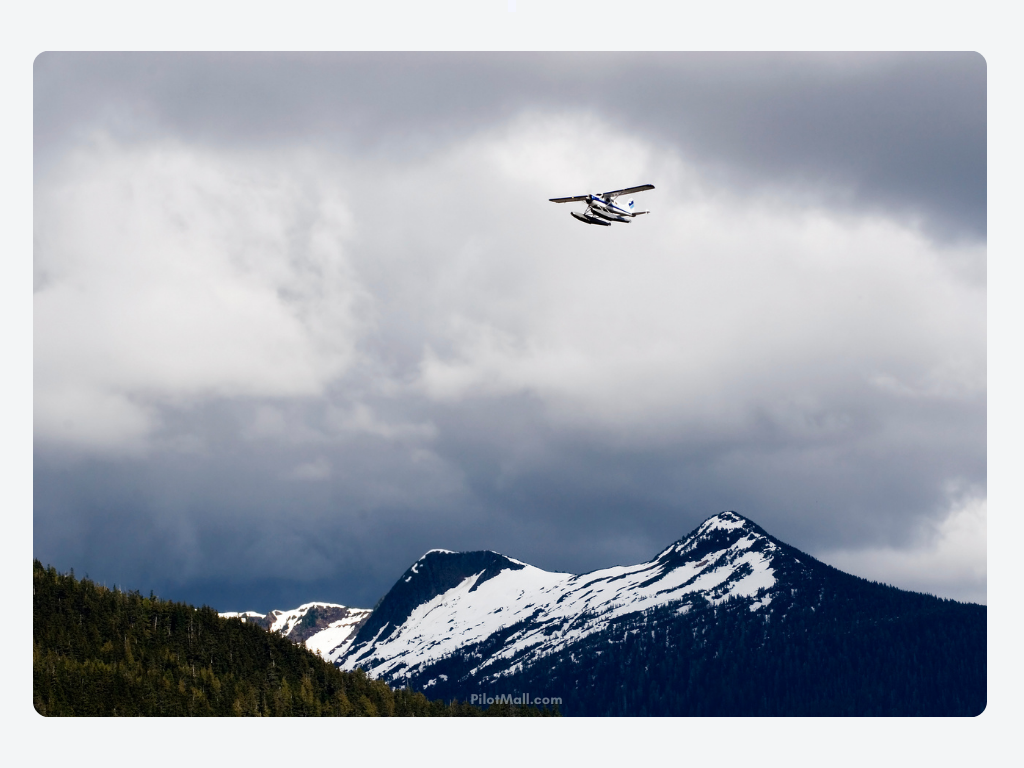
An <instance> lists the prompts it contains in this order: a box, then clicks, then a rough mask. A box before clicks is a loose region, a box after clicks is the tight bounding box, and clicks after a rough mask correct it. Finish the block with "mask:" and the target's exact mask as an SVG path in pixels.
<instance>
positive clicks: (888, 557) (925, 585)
mask: <svg viewBox="0 0 1024 768" xmlns="http://www.w3.org/2000/svg"><path fill="white" fill-rule="evenodd" d="M987 533H988V502H987V499H986V498H985V497H984V496H977V495H967V496H960V497H958V498H956V499H955V500H954V501H952V502H951V506H950V508H949V510H948V513H947V514H946V516H945V517H944V518H941V519H939V520H938V521H928V522H926V523H925V524H924V526H923V527H922V528H921V530H920V531H919V533H918V538H917V540H916V541H915V542H914V543H913V544H912V545H911V546H908V547H905V548H897V547H871V548H864V549H855V550H835V551H830V552H824V553H822V554H820V555H819V559H821V560H823V561H824V562H827V563H829V564H830V565H834V566H835V567H836V568H839V569H840V570H843V571H847V572H848V573H853V574H856V575H857V576H862V577H864V578H867V579H872V580H874V581H882V582H885V583H887V584H892V585H893V586H897V587H900V588H902V589H910V590H914V591H918V592H928V593H930V594H935V595H939V596H940V597H949V598H953V599H956V600H966V601H970V602H978V603H985V602H986V595H987V572H988V571H987Z"/></svg>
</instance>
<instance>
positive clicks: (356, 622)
mask: <svg viewBox="0 0 1024 768" xmlns="http://www.w3.org/2000/svg"><path fill="white" fill-rule="evenodd" d="M371 613H372V611H370V610H369V609H368V608H349V607H347V606H344V605H338V604H337V603H305V604H303V605H300V606H299V607H298V608H293V609H292V610H290V611H279V610H274V611H271V612H270V613H267V614H263V613H257V612H256V611H243V612H233V611H229V612H226V613H221V614H220V616H221V618H225V619H241V620H242V621H243V622H248V623H251V624H256V625H257V626H260V627H262V628H263V629H265V630H267V631H269V632H277V633H278V634H280V635H283V636H284V637H287V638H288V639H289V640H291V641H292V642H295V643H298V644H299V645H304V646H305V647H306V648H308V649H309V650H311V651H312V652H313V653H315V654H317V655H319V656H321V657H323V658H325V659H328V660H331V661H333V660H335V659H338V658H340V657H341V656H342V655H343V654H344V653H345V651H346V650H347V649H348V645H349V643H350V642H351V641H352V639H353V638H354V637H355V635H356V632H358V631H359V629H360V627H362V626H363V624H364V623H366V620H367V619H368V618H369V617H370V614H371Z"/></svg>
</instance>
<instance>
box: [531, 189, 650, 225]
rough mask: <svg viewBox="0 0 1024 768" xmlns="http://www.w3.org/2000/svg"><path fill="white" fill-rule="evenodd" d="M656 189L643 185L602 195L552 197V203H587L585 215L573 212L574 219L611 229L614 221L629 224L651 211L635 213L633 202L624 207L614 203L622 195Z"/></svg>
mask: <svg viewBox="0 0 1024 768" xmlns="http://www.w3.org/2000/svg"><path fill="white" fill-rule="evenodd" d="M648 189H654V185H653V184H641V185H640V186H639V187H629V188H627V189H616V190H614V191H613V192H603V193H602V194H600V195H577V196H576V197H552V198H551V202H552V203H576V202H581V203H582V202H585V203H586V204H587V210H585V211H584V212H583V213H577V212H576V211H572V212H571V214H572V217H573V218H574V219H576V220H577V221H582V222H583V223H584V224H597V225H599V226H602V227H610V226H611V225H612V222H613V221H619V222H622V223H624V224H628V223H629V222H631V221H632V220H633V219H634V218H635V217H637V216H641V215H643V214H645V213H650V211H634V210H633V201H632V200H630V201H629V202H628V203H626V204H625V205H624V206H620V205H618V204H617V203H615V202H613V201H614V200H615V198H617V197H619V196H620V195H631V194H633V193H634V192H645V191H647V190H648Z"/></svg>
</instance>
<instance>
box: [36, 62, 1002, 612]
mask: <svg viewBox="0 0 1024 768" xmlns="http://www.w3.org/2000/svg"><path fill="white" fill-rule="evenodd" d="M34 83H35V101H34V109H35V192H34V194H35V200H34V231H35V254H34V264H35V286H34V287H35V294H34V312H35V318H34V365H35V370H34V409H35V413H34V416H35V447H34V473H35V475H34V510H35V511H34V547H35V555H36V557H38V558H40V559H41V560H43V562H44V563H52V564H53V565H55V566H57V567H58V568H61V569H67V568H71V567H73V568H74V569H75V571H76V573H79V574H84V573H86V572H88V573H89V575H90V576H91V577H92V578H94V579H97V580H100V581H106V582H107V583H108V584H109V583H111V582H117V583H119V584H123V585H125V586H126V587H128V588H138V589H141V590H144V591H145V590H149V589H153V590H155V591H156V592H157V593H158V594H161V595H162V596H166V597H174V598H177V599H187V600H190V601H192V602H196V603H204V602H205V603H209V604H211V605H214V606H215V607H217V608H219V609H221V610H244V609H257V610H268V609H271V608H289V607H294V606H295V605H297V604H299V603H301V602H308V601H310V600H330V601H332V602H342V603H346V604H349V605H356V606H367V607H369V606H372V605H373V604H374V603H375V602H376V600H377V599H378V598H380V597H381V596H382V595H383V594H384V593H385V592H386V591H387V589H388V588H390V586H391V585H392V584H393V583H394V581H395V580H396V579H397V578H398V577H399V575H400V574H401V573H402V572H403V571H404V570H405V568H407V567H408V565H409V564H410V563H411V562H412V561H413V560H415V559H416V558H417V557H419V556H420V555H421V554H422V553H423V552H424V551H426V550H427V549H431V548H434V547H443V548H446V549H493V550H497V551H500V552H503V553H505V554H508V555H511V556H513V557H516V558H518V559H520V560H524V561H527V562H530V563H532V564H534V565H537V566H539V567H542V568H547V569H550V570H562V571H572V572H583V571H587V570H592V569H595V568H600V567H607V566H610V565H614V564H626V563H634V562H640V561H642V560H645V559H648V558H649V557H651V556H653V555H654V554H655V553H656V552H658V551H659V550H660V549H662V548H663V547H664V546H666V545H667V544H669V543H670V542H672V541H674V540H676V539H678V538H679V537H681V536H683V535H684V534H686V533H687V532H689V531H690V530H691V529H692V528H693V527H695V526H696V525H697V524H698V523H699V522H700V521H701V520H703V519H704V518H706V517H708V516H709V515H712V514H715V513H716V512H719V511H722V510H726V509H729V510H735V511H737V512H739V513H741V514H743V515H746V516H748V517H750V518H751V519H753V520H754V521H755V522H757V523H758V524H760V525H761V526H763V527H764V528H765V529H766V530H768V531H769V532H770V533H772V534H774V535H776V536H778V537H779V538H781V539H783V540H785V541H787V542H789V543H791V544H793V545H794V546H797V547H799V548H801V549H803V550H806V551H808V552H810V553H811V554H814V555H815V556H818V557H820V558H821V559H823V560H825V561H826V562H829V563H832V564H834V565H836V566H838V567H841V568H843V569H844V570H848V571H850V572H852V573H856V574H858V575H862V576H866V577H869V578H875V579H879V580H884V581H887V582H890V583H894V584H896V585H898V586H901V587H905V588H910V589H917V590H923V591H929V592H933V593H937V594H940V595H944V596H948V597H955V598H958V599H968V600H976V601H982V602H983V601H984V600H985V593H986V549H985V528H986V516H987V513H986V509H987V490H986V463H987V462H986V326H985V319H986V197H985V189H986V143H985V136H986V116H985V114H986V112H985V111H986V69H985V62H984V60H983V59H982V58H981V57H980V56H978V55H977V54H968V53H965V54H901V55H875V54H870V55H864V54H825V55H735V54H732V55H707V54H632V55H622V54H600V55H580V54H544V55H539V54H416V55H407V54H336V55H335V54H332V55H320V54H317V55H312V54H310V55H241V54H225V55H200V54H120V55H107V54H54V53H47V54H43V55H42V56H40V57H39V58H38V59H37V60H36V63H35V79H34ZM643 183H651V184H654V185H655V186H656V190H654V191H651V192H646V193H642V194H639V195H637V196H636V198H635V199H636V202H637V204H638V205H639V206H640V207H641V208H649V209H650V210H651V212H652V213H651V215H649V216H645V217H642V218H640V219H638V220H637V221H635V222H632V223H630V224H628V225H616V226H613V227H610V228H602V227H588V226H584V225H582V224H580V223H578V222H576V221H574V220H573V219H572V218H571V217H570V216H569V210H570V209H572V206H569V205H554V204H552V203H549V202H547V200H548V198H550V197H556V196H566V195H575V194H581V193H585V192H588V191H604V190H608V189H615V188H618V187H624V186H631V185H635V184H643Z"/></svg>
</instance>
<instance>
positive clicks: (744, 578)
mask: <svg viewBox="0 0 1024 768" xmlns="http://www.w3.org/2000/svg"><path fill="white" fill-rule="evenodd" d="M984 637H985V609H984V607H983V606H972V605H962V604H958V603H952V601H943V600H940V599H939V598H935V597H931V596H928V595H919V594H916V593H909V592H903V591H901V590H897V589H895V588H893V587H888V586H885V585H881V584H875V583H873V582H868V581H866V580H864V579H860V578H858V577H856V576H851V575H849V574H844V573H842V572H840V571H838V570H836V569H835V568H832V567H831V566H828V565H826V564H824V563H821V562H819V561H818V560H815V559H814V558H813V557H811V556H809V555H806V554H804V553H802V552H800V551H799V550H796V549H794V548H793V547H791V546H789V545H787V544H785V543H784V542H782V541H780V540H778V539H776V538H774V537H772V536H770V535H769V534H768V533H766V532H765V531H764V530H763V529H761V528H760V527H759V526H757V525H756V524H755V523H753V522H752V521H751V520H748V519H747V518H745V517H743V516H741V515H738V514H736V513H735V512H723V513H721V514H718V515H715V516H713V517H711V518H709V519H707V520H705V521H704V522H703V523H701V525H700V526H698V527H697V528H696V529H695V530H694V531H693V532H692V533H690V534H689V535H688V536H686V537H684V538H682V539H680V540H679V541H677V542H676V543H674V544H672V545H671V546H669V547H667V548H666V549H665V550H663V551H662V552H661V553H659V554H658V555H657V556H656V557H654V558H653V559H652V560H649V561H647V562H645V563H640V564H638V565H632V566H616V567H613V568H606V569H603V570H599V571H594V572H592V573H587V574H583V575H573V574H566V573H552V572H548V571H544V570H541V569H539V568H535V567H533V566H531V565H527V564H526V563H523V562H520V561H518V560H515V559H513V558H510V557H506V556H504V555H501V554H498V553H496V552H449V551H447V550H431V551H429V552H427V553H426V554H425V555H423V557H421V558H420V559H419V560H417V561H416V562H415V563H414V564H413V565H412V566H411V567H410V568H409V569H408V570H407V571H406V572H405V573H404V574H403V575H402V577H401V578H400V579H399V580H398V582H397V583H396V584H395V586H394V587H393V588H392V589H391V590H390V591H389V592H388V594H387V595H385V597H384V598H383V600H382V601H381V602H380V603H379V605H378V606H377V608H376V609H375V610H374V611H373V613H372V614H371V615H370V617H369V618H368V619H367V620H366V621H365V623H364V624H363V625H362V627H361V628H360V629H359V630H358V632H357V633H356V634H355V635H354V636H353V637H352V638H351V639H350V640H349V642H348V643H347V644H346V647H345V648H344V649H342V651H340V652H336V653H334V654H332V656H331V658H333V659H335V660H336V661H335V663H336V664H338V665H339V666H341V667H342V668H343V669H349V670H351V669H355V668H357V667H358V668H362V669H364V670H365V671H366V672H367V673H368V674H369V675H370V676H372V677H376V678H380V679H383V680H384V681H386V682H388V683H389V684H391V685H397V686H410V687H414V688H418V689H421V690H424V692H425V693H427V694H428V695H429V696H431V697H434V696H442V697H458V698H461V699H464V700H470V699H471V696H472V695H473V694H474V693H487V692H488V691H491V692H493V691H498V692H499V693H500V691H501V690H504V689H508V688H509V687H510V686H511V687H513V689H514V691H515V692H521V691H532V692H533V695H534V698H536V696H539V695H543V694H545V693H549V694H552V695H555V694H558V695H559V696H561V697H564V698H565V702H566V705H567V706H571V708H572V709H573V712H572V713H574V714H797V713H804V714H814V713H817V714H830V713H832V714H834V713H846V712H849V713H852V712H860V713H870V712H872V711H874V710H872V709H871V706H875V705H874V704H871V705H870V706H868V705H866V704H864V702H869V703H870V702H873V701H886V702H889V703H888V704H885V705H884V706H883V705H878V706H879V707H880V709H878V711H879V712H883V711H884V712H886V713H890V714H896V713H908V712H909V713H914V712H926V711H928V712H931V711H934V712H935V713H946V714H950V713H953V712H965V711H971V712H974V711H976V710H977V711H980V710H979V709H978V707H979V706H980V708H984V696H985V693H984V691H985V683H984V679H985V677H984V674H985V673H984V668H985V642H984ZM800 648H803V650H802V651H799V652H798V651H797V649H800ZM836 648H843V649H845V650H843V651H842V652H841V653H840V652H838V651H836V650H835V649H836ZM880 649H881V650H880ZM883 651H884V653H883ZM949 659H957V662H956V664H957V667H956V669H954V668H953V666H951V665H950V663H949ZM965 660H966V661H965ZM858 664H859V665H860V666H858ZM716 670H717V671H716ZM942 676H945V677H947V678H948V680H946V682H944V683H943V685H945V688H943V689H942V692H941V694H935V693H934V692H932V688H933V687H934V686H936V685H937V684H938V683H937V682H936V681H937V680H938V679H939V678H940V677H942ZM819 678H820V679H819ZM944 679H945V678H944ZM809 681H810V682H809ZM897 685H898V686H902V688H901V690H903V691H907V690H910V691H914V693H913V695H912V697H911V698H907V694H905V693H904V694H902V696H903V698H894V694H893V693H892V691H891V690H889V689H890V688H891V687H893V686H897ZM517 686H518V687H517ZM915 686H917V687H915ZM926 687H927V688H928V692H924V691H925V688H926ZM773 691H774V692H773ZM844 696H850V697H859V698H857V699H856V702H854V703H849V702H847V701H846V699H845V698H843V697H844ZM886 697H888V698H886ZM941 697H945V698H944V699H943V701H944V702H946V703H943V704H941V705H940V704H939V703H938V702H939V698H941ZM851 701H852V699H851ZM908 701H912V702H914V703H913V704H912V705H911V704H907V702H908ZM917 702H925V703H924V704H922V705H920V706H919V705H918V703H917ZM979 702H980V704H979ZM886 707H888V708H886ZM901 707H902V708H901ZM915 707H916V709H914V708H915ZM922 707H923V708H922ZM928 707H932V708H933V709H928ZM958 707H959V709H958Z"/></svg>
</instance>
